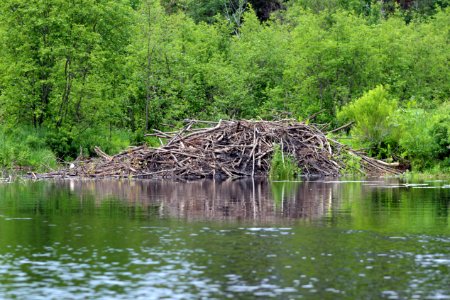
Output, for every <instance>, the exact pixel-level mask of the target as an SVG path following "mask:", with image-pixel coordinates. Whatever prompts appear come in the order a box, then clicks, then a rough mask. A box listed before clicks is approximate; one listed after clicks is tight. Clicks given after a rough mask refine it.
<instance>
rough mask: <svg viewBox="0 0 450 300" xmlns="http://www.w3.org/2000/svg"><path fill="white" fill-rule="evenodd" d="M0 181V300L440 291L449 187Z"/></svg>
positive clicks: (443, 293) (442, 294)
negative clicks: (2, 182)
mask: <svg viewBox="0 0 450 300" xmlns="http://www.w3.org/2000/svg"><path fill="white" fill-rule="evenodd" d="M400 184H401V182H399V181H398V180H388V181H371V182H332V181H324V180H322V181H315V182H302V183H298V182H297V183H296V182H290V183H287V182H284V183H283V182H275V183H268V182H265V181H256V182H253V181H251V180H242V181H225V182H213V181H196V182H189V183H186V182H173V181H131V182H130V181H84V182H81V181H71V182H70V181H66V182H37V183H27V184H23V183H22V184H1V185H0V298H2V299H11V298H16V299H86V298H88V299H161V298H168V299H223V298H234V299H267V298H271V297H274V298H278V299H298V298H304V299H383V298H384V299H450V215H449V213H450V208H449V206H450V186H449V182H447V181H443V182H442V181H434V182H421V184H422V185H417V186H415V185H407V186H404V185H400Z"/></svg>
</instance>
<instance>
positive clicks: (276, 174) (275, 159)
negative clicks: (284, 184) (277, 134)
mask: <svg viewBox="0 0 450 300" xmlns="http://www.w3.org/2000/svg"><path fill="white" fill-rule="evenodd" d="M300 174H301V169H300V168H299V167H298V164H297V161H296V160H295V158H294V157H292V156H291V155H289V154H285V153H283V151H282V150H281V147H280V145H275V146H274V152H273V155H272V160H271V161H270V172H269V176H270V178H271V179H272V180H288V179H293V178H295V177H297V176H300Z"/></svg>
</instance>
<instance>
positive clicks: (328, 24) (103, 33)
mask: <svg viewBox="0 0 450 300" xmlns="http://www.w3.org/2000/svg"><path fill="white" fill-rule="evenodd" d="M449 3H450V1H448V0H427V1H418V0H401V1H380V2H378V1H369V0H353V1H342V0H320V1H310V0H291V1H281V0H271V1H259V0H253V1H249V3H248V1H245V0H227V1H225V0H201V1H194V0H178V1H176V0H161V1H157V0H98V1H90V0H85V1H66V0H47V1H44V0H32V1H24V0H4V1H2V2H1V3H0V40H1V43H2V45H3V47H2V48H1V49H0V93H1V94H0V140H1V141H0V165H1V166H4V167H5V166H14V165H31V166H33V167H35V168H39V167H48V166H54V164H55V159H56V157H58V158H60V159H69V158H74V157H76V156H77V155H78V154H79V153H80V151H82V152H83V154H88V153H89V152H90V151H91V150H92V148H93V146H94V145H98V146H100V147H101V148H102V149H105V150H106V151H107V152H110V153H112V152H116V151H118V150H120V149H122V148H124V147H126V146H127V145H129V144H137V143H142V142H144V141H145V139H144V133H145V132H148V131H150V130H151V129H152V128H157V129H167V127H170V126H179V125H180V124H181V122H182V120H183V119H184V118H200V119H215V120H216V119H220V118H259V117H260V118H267V119H274V118H275V119H276V118H284V117H293V118H296V119H301V120H303V119H305V118H306V117H307V116H309V115H311V114H313V113H316V112H318V111H322V113H321V114H320V115H318V117H317V119H316V120H315V121H317V122H321V123H329V124H330V127H334V126H338V125H340V124H343V123H345V122H348V121H354V122H355V123H354V127H353V128H352V129H351V130H350V131H349V132H348V133H349V134H350V135H351V136H352V137H353V139H352V140H350V141H351V142H350V143H352V145H353V146H360V147H362V148H367V150H368V151H370V152H371V153H372V155H375V156H379V157H381V158H392V159H408V160H410V161H411V162H412V165H413V168H417V169H424V168H435V169H439V170H445V169H447V170H448V168H450V158H449V156H450V102H449V96H450V68H449V61H450V8H447V7H448V4H449ZM147 142H148V141H147Z"/></svg>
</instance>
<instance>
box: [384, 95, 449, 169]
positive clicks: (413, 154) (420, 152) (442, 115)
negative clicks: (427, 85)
mask: <svg viewBox="0 0 450 300" xmlns="http://www.w3.org/2000/svg"><path fill="white" fill-rule="evenodd" d="M449 116H450V104H449V103H447V104H445V105H443V106H441V107H440V108H438V109H435V110H424V109H421V108H417V107H414V106H413V107H409V108H406V109H402V110H398V111H397V112H396V113H395V115H394V120H393V121H394V122H395V123H396V126H398V130H397V134H396V138H397V139H398V144H399V146H400V149H401V155H402V156H403V157H405V158H407V159H409V160H410V161H411V163H412V165H413V167H414V168H415V169H416V170H424V169H426V168H431V167H433V166H434V165H439V166H440V167H442V168H448V167H449V166H450V165H449V157H450V134H449V133H450V117H449Z"/></svg>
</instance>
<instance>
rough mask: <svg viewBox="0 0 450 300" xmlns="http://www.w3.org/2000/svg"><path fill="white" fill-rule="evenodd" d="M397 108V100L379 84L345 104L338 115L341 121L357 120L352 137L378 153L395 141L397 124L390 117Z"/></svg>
mask: <svg viewBox="0 0 450 300" xmlns="http://www.w3.org/2000/svg"><path fill="white" fill-rule="evenodd" d="M396 109H397V101H396V100H393V99H390V97H389V93H388V92H387V91H386V89H385V88H384V87H383V86H382V85H379V86H377V87H376V88H374V89H373V90H370V91H368V92H367V93H365V94H364V95H363V96H362V97H361V98H359V99H356V100H355V101H353V102H351V103H349V104H348V105H346V106H344V107H343V108H342V109H341V110H340V111H339V112H338V115H337V117H338V120H339V121H340V122H349V121H353V122H355V123H354V125H353V127H352V129H351V131H350V133H351V135H352V137H354V138H356V139H357V140H358V141H360V142H361V144H362V145H363V146H366V147H369V148H371V149H372V150H373V151H374V153H375V154H378V153H379V152H380V149H381V148H383V147H384V146H386V144H390V143H395V142H394V141H393V140H392V139H391V137H392V135H393V132H394V130H395V126H393V124H392V122H391V121H390V117H391V115H392V114H393V113H394V111H395V110H396Z"/></svg>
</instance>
